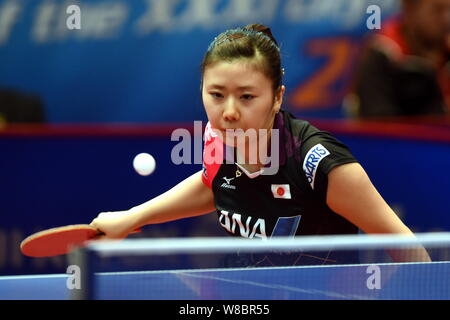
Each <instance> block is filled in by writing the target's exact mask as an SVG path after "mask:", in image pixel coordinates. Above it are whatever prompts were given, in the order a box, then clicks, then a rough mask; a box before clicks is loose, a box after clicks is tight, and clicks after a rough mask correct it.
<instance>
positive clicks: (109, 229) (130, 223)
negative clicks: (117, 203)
mask: <svg viewBox="0 0 450 320" xmlns="http://www.w3.org/2000/svg"><path fill="white" fill-rule="evenodd" d="M135 216H136V215H135V214H134V213H133V212H132V211H130V210H128V211H116V212H102V213H100V214H99V215H98V216H97V218H95V219H94V220H92V222H91V223H90V226H92V227H94V228H97V229H98V230H99V231H100V232H102V233H104V235H101V236H99V237H98V238H97V239H123V238H126V237H127V236H128V234H130V233H131V232H133V231H134V230H135V229H136V227H137V226H136V217H135Z"/></svg>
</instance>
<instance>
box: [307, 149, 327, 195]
mask: <svg viewBox="0 0 450 320" xmlns="http://www.w3.org/2000/svg"><path fill="white" fill-rule="evenodd" d="M328 155H330V152H329V151H328V150H327V149H326V148H325V147H324V146H323V145H321V144H320V143H319V144H316V145H315V146H314V147H312V148H311V149H310V150H309V151H308V153H307V154H306V156H305V159H304V160H303V171H304V172H305V175H306V178H307V179H308V183H309V184H310V185H311V188H312V189H314V180H315V178H316V172H317V168H318V167H319V163H320V161H322V159H323V158H325V157H326V156H328Z"/></svg>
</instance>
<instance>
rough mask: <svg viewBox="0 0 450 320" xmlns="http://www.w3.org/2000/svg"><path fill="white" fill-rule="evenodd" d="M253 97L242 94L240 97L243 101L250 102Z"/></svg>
mask: <svg viewBox="0 0 450 320" xmlns="http://www.w3.org/2000/svg"><path fill="white" fill-rule="evenodd" d="M254 97H255V96H252V95H251V94H244V95H242V96H241V98H242V99H244V100H252V99H253V98H254Z"/></svg>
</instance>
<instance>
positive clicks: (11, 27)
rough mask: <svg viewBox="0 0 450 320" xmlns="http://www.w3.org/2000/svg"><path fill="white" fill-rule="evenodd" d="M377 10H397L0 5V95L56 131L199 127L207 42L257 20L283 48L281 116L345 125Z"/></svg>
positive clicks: (379, 0)
mask: <svg viewBox="0 0 450 320" xmlns="http://www.w3.org/2000/svg"><path fill="white" fill-rule="evenodd" d="M73 5H76V6H77V8H79V11H78V13H79V15H78V16H75V14H77V11H76V10H75V11H74V10H73V7H72V9H71V6H73ZM373 5H376V6H377V8H379V9H380V11H379V13H380V17H381V19H383V20H384V19H387V18H388V17H390V16H392V14H394V13H395V12H396V10H397V7H398V1H396V0H370V1H369V0H358V1H353V0H314V1H308V0H209V1H204V0H135V1H125V0H95V1H94V0H83V1H56V0H21V1H19V0H0V87H8V88H14V89H17V90H20V91H23V92H27V93H34V94H37V95H39V96H40V97H41V98H42V100H43V102H44V105H45V109H46V113H47V119H48V121H50V122H54V123H67V122H180V121H192V120H205V113H204V111H203V107H202V102H201V96H200V91H199V85H200V71H199V66H200V63H201V60H202V57H203V55H204V54H205V51H206V49H207V47H208V45H209V43H210V42H211V41H212V39H213V38H214V37H215V36H216V35H217V34H219V33H220V32H222V31H224V30H225V29H228V28H234V27H237V26H242V25H246V24H249V23H262V24H266V25H268V26H270V27H271V28H272V31H273V33H274V35H275V37H276V38H277V39H278V42H279V43H280V46H281V50H282V54H283V57H282V58H283V66H284V68H285V70H286V75H285V84H286V86H287V96H286V99H285V101H286V103H285V108H286V109H289V110H290V111H292V112H294V113H296V114H297V115H299V114H300V115H308V116H319V117H341V116H343V115H344V114H343V112H342V108H341V104H342V98H343V96H344V94H345V92H346V89H347V87H348V85H349V79H350V77H351V72H352V70H353V68H352V67H353V65H354V62H355V58H356V57H357V54H358V47H359V46H360V42H361V39H362V38H363V36H364V35H365V34H367V33H368V32H369V31H370V30H369V25H370V23H369V24H368V22H370V21H372V22H373V19H372V18H373V14H374V12H376V10H375V11H373V10H372V11H371V10H370V9H369V7H370V6H373ZM76 17H79V20H77V21H78V22H79V27H80V29H76V28H75V29H73V28H74V25H75V24H74V22H76V19H75V18H76ZM371 19H372V20H371Z"/></svg>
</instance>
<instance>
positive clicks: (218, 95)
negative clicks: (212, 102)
mask: <svg viewBox="0 0 450 320" xmlns="http://www.w3.org/2000/svg"><path fill="white" fill-rule="evenodd" d="M210 95H211V96H212V97H213V98H216V99H219V98H223V95H222V94H221V93H219V92H211V93H210Z"/></svg>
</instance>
